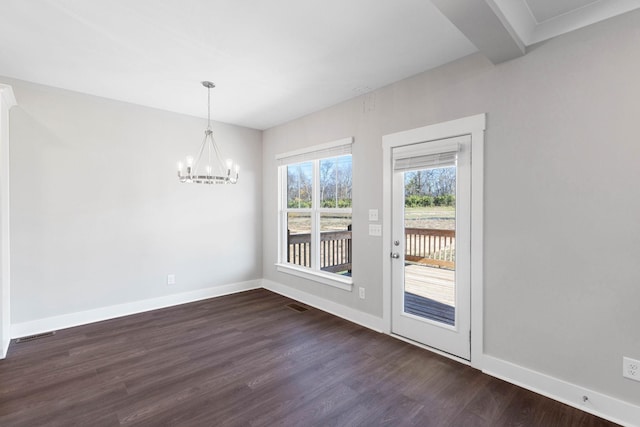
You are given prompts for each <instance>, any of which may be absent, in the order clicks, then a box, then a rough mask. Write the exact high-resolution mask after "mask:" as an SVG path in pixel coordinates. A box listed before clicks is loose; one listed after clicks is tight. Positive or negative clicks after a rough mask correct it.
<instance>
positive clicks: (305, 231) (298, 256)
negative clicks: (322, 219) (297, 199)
mask: <svg viewBox="0 0 640 427" xmlns="http://www.w3.org/2000/svg"><path fill="white" fill-rule="evenodd" d="M287 262H289V263H291V264H296V265H301V266H303V267H311V214H310V213H308V212H288V213H287Z"/></svg>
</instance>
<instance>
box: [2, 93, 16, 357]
mask: <svg viewBox="0 0 640 427" xmlns="http://www.w3.org/2000/svg"><path fill="white" fill-rule="evenodd" d="M14 105H16V98H15V96H14V94H13V89H12V88H11V86H8V85H5V84H0V235H1V236H2V242H0V359H4V358H5V357H6V355H7V350H8V349H9V343H10V342H11V330H10V326H11V325H10V324H11V316H10V310H11V303H10V296H11V295H10V289H9V288H10V283H9V281H10V279H11V275H10V272H9V268H10V253H9V251H10V246H9V110H10V109H11V107H13V106H14Z"/></svg>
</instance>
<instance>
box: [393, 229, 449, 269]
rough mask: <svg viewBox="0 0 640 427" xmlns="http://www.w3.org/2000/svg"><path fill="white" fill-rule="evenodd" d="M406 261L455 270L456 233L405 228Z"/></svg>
mask: <svg viewBox="0 0 640 427" xmlns="http://www.w3.org/2000/svg"><path fill="white" fill-rule="evenodd" d="M404 232H405V239H406V240H405V257H404V258H405V260H406V261H410V262H417V263H420V264H426V265H432V266H436V267H444V268H451V269H453V268H455V262H456V231H455V230H436V229H429V228H405V229H404Z"/></svg>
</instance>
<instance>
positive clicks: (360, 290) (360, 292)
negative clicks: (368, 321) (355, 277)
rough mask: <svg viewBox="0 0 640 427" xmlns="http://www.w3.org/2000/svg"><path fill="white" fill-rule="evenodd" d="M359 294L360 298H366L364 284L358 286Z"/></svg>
mask: <svg viewBox="0 0 640 427" xmlns="http://www.w3.org/2000/svg"><path fill="white" fill-rule="evenodd" d="M358 296H359V297H360V299H364V288H363V287H362V286H361V287H359V288H358Z"/></svg>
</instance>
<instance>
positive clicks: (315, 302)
mask: <svg viewBox="0 0 640 427" xmlns="http://www.w3.org/2000/svg"><path fill="white" fill-rule="evenodd" d="M262 287H263V288H265V289H267V290H270V291H272V292H275V293H277V294H280V295H284V296H285V297H288V298H291V299H294V300H297V301H300V302H303V303H305V304H307V305H310V306H311V307H315V308H317V309H320V310H322V311H326V312H327V313H331V314H333V315H334V316H338V317H341V318H343V319H346V320H348V321H350V322H353V323H356V324H358V325H360V326H364V327H365V328H369V329H372V330H374V331H376V332H383V331H384V324H383V321H382V317H376V316H372V315H371V314H368V313H365V312H363V311H360V310H355V309H353V308H350V307H347V306H345V305H342V304H338V303H336V302H332V301H329V300H327V299H325V298H321V297H318V296H316V295H312V294H309V293H307V292H304V291H301V290H299V289H296V288H292V287H291V286H287V285H283V284H282V283H277V282H273V281H271V280H267V279H263V280H262Z"/></svg>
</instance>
